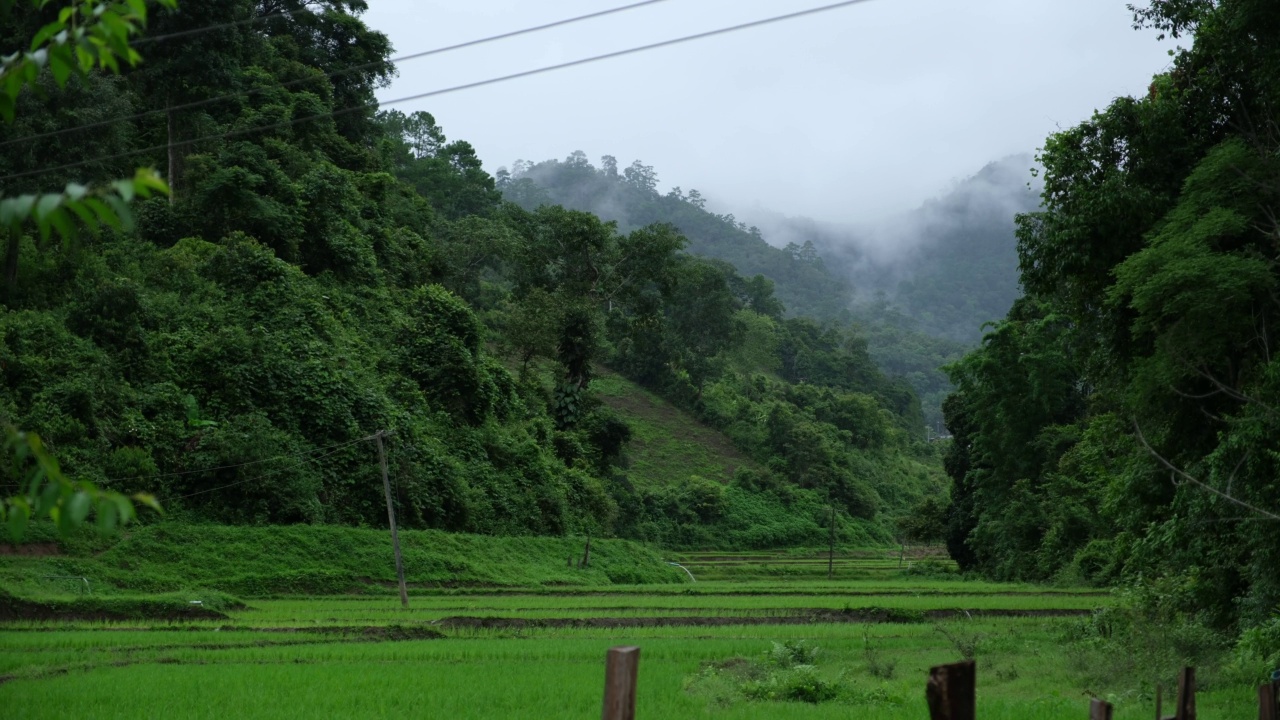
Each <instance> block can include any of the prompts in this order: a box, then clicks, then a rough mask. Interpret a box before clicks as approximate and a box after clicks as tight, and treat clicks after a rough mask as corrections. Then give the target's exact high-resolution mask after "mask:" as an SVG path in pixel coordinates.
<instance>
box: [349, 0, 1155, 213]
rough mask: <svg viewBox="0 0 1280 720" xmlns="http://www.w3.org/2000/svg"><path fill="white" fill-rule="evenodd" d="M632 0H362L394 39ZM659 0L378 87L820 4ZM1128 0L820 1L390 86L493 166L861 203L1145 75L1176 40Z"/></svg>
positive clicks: (1060, 121) (949, 174)
mask: <svg viewBox="0 0 1280 720" xmlns="http://www.w3.org/2000/svg"><path fill="white" fill-rule="evenodd" d="M633 1H634V0H541V1H540V2H532V1H531V0H466V2H458V1H457V0H447V1H446V0H370V2H369V4H370V10H369V12H368V13H367V14H366V15H365V18H364V19H365V21H366V22H367V23H368V24H369V25H370V26H372V27H374V28H376V29H378V30H381V31H383V32H385V33H387V34H388V35H389V36H390V38H391V40H392V42H393V43H394V45H395V48H396V54H397V55H406V54H410V53H415V52H420V51H423V50H429V49H431V48H434V47H439V46H443V45H449V44H453V43H457V42H462V41H465V40H471V39H475V38H480V37H484V36H487V35H493V34H497V33H500V32H505V31H510V30H517V29H521V28H524V27H529V26H533V25H538V24H541V23H545V22H549V21H553V20H558V19H562V18H567V17H571V16H575V15H580V14H584V13H588V12H592V11H596V10H601V9H604V8H607V7H613V6H617V5H626V4H629V3H630V2H633ZM830 1H831V0H666V1H665V2H661V3H659V4H657V5H653V6H649V7H645V8H641V9H638V10H632V11H628V12H625V13H622V14H618V15H614V16H611V17H606V18H602V19H598V20H593V21H587V22H585V23H580V24H575V25H570V26H567V27H562V28H557V29H554V30H550V31H546V32H542V33H537V34H535V35H532V36H526V37H522V38H517V39H514V40H508V41H502V42H499V43H496V44H490V45H484V46H480V47H478V48H474V49H468V50H463V51H459V52H455V53H449V54H445V55H438V56H434V57H430V58H425V59H422V60H416V61H411V62H405V63H403V64H401V65H400V76H399V78H398V79H396V81H395V83H394V84H393V85H392V86H391V87H390V88H387V89H385V90H383V91H382V92H381V93H380V94H379V97H380V99H382V100H383V101H387V100H390V99H393V98H398V97H403V96H407V95H413V94H416V93H421V92H428V91H431V90H435V89H438V88H444V87H448V86H451V85H456V84H461V83H466V82H471V81H475V80H482V79H485V78H489V77H494V76H498V75H504V74H508V73H512V72H519V71H522V70H527V69H531V68H534V67H538V66H543V65H551V64H556V63H560V62H565V61H569V60H573V59H576V58H580V57H586V56H590V55H595V54H600V53H605V52H610V51H613V50H619V49H623V48H627V47H633V46H637V45H644V44H647V43H652V42H656V41H659V40H664V39H668V38H674V37H678V36H682V35H688V34H692V33H696V32H701V31H705V30H711V29H714V28H718V27H724V26H728V25H734V24H738V23H742V22H747V21H750V20H755V19H760V18H765V17H769V16H772V15H779V14H783V13H787V12H794V11H796V10H800V9H804V8H809V7H817V6H820V5H824V4H828V2H830ZM1125 3H1126V0H869V1H868V2H865V3H862V4H857V5H853V6H851V7H847V8H843V9H839V10H834V11H831V12H827V13H823V14H819V15H816V16H810V17H805V18H800V19H797V20H790V21H787V22H784V23H778V24H773V25H768V26H765V27H761V28H754V29H749V30H745V31H742V32H739V33H735V34H731V35H727V36H720V37H715V38H711V39H707V40H701V41H695V42H693V43H689V44H684V45H680V46H676V47H669V48H663V49H659V50H654V51H650V52H646V53H642V54H639V55H632V56H628V57H624V58H619V59H612V60H606V61H602V62H599V63H595V64H591V65H587V66H582V67H576V68H570V69H567V70H561V71H557V72H554V73H550V74H547V75H541V76H537V77H532V78H524V79H519V80H515V81H512V82H507V83H502V84H498V85H492V86H489V87H484V88H479V89H474V90H467V91H463V92H459V93H454V94H449V95H443V96H439V97H435V98H429V99H425V100H421V101H416V102H409V103H403V104H398V105H396V106H395V107H397V108H399V109H400V110H402V111H405V112H413V111H415V110H427V111H429V112H431V113H432V114H433V115H434V116H435V117H436V120H437V121H438V122H439V123H440V124H441V126H442V127H443V128H444V130H445V133H446V134H447V135H448V137H449V138H450V139H451V140H454V139H462V140H467V141H470V142H471V143H472V144H473V145H474V146H475V147H476V149H477V151H478V152H479V154H480V157H481V158H482V159H483V160H484V162H485V165H486V168H487V169H488V170H489V171H490V172H493V171H495V170H496V169H497V168H498V167H500V166H503V165H506V166H510V165H511V163H512V162H513V161H515V160H516V159H525V160H534V161H539V160H546V159H550V158H557V159H563V158H564V157H565V156H566V155H568V154H569V153H570V152H572V151H574V150H583V151H585V152H586V153H587V155H588V157H590V158H591V160H592V162H593V163H595V164H598V159H599V157H600V156H601V155H604V154H610V155H615V156H617V158H618V161H619V163H620V164H622V165H626V164H629V163H630V162H631V161H632V160H635V159H640V160H642V161H644V163H645V164H647V165H653V166H654V167H655V168H656V170H657V172H658V177H659V179H660V181H661V185H662V187H663V188H666V187H670V186H671V185H679V186H681V187H683V188H684V189H685V190H688V189H690V188H697V189H699V190H701V191H702V192H703V194H704V195H707V196H709V197H710V198H712V199H713V201H714V202H715V203H716V205H717V206H720V207H728V208H735V207H740V208H744V209H745V208H749V207H751V206H755V205H760V206H764V207H768V208H773V209H774V210H777V211H779V212H782V213H786V214H788V215H807V216H810V217H814V218H819V219H825V220H833V221H841V222H867V221H874V220H876V219H879V218H882V217H884V216H886V215H888V214H891V213H894V212H897V211H901V210H905V209H908V208H910V207H914V206H916V205H918V204H919V203H920V202H921V201H922V200H924V199H926V198H929V197H933V196H936V195H938V194H939V193H941V192H943V191H945V190H946V189H947V187H949V185H950V184H951V183H952V182H954V181H956V180H958V179H960V178H962V177H965V176H968V175H971V174H973V173H974V172H976V171H977V170H978V169H979V168H981V167H982V166H983V165H984V164H986V163H987V162H988V161H990V160H994V159H997V158H1000V157H1004V156H1007V155H1010V154H1014V153H1020V152H1033V151H1034V150H1035V149H1036V148H1038V147H1040V146H1041V145H1042V143H1043V140H1044V138H1045V136H1046V135H1047V134H1048V133H1050V132H1053V131H1054V130H1055V129H1056V128H1066V127H1069V126H1071V125H1073V124H1075V123H1077V122H1079V121H1081V120H1083V119H1085V118H1087V117H1088V116H1089V115H1090V113H1092V112H1093V110H1094V109H1101V108H1102V107H1105V106H1106V105H1107V103H1108V102H1110V101H1111V99H1112V98H1114V97H1117V96H1121V95H1130V94H1142V93H1144V92H1145V91H1146V87H1147V85H1148V84H1149V83H1150V79H1151V75H1152V74H1153V73H1156V72H1159V71H1161V70H1162V69H1164V68H1165V67H1166V66H1167V64H1168V62H1169V58H1168V56H1167V54H1166V53H1167V50H1168V49H1169V47H1170V46H1169V45H1167V44H1161V43H1157V42H1156V40H1155V38H1154V34H1153V33H1151V32H1148V31H1143V32H1137V31H1134V30H1133V29H1132V28H1131V17H1130V13H1129V11H1128V10H1126V8H1125Z"/></svg>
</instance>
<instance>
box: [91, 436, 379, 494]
mask: <svg viewBox="0 0 1280 720" xmlns="http://www.w3.org/2000/svg"><path fill="white" fill-rule="evenodd" d="M372 439H373V436H372V435H369V436H366V437H362V438H357V439H355V440H348V441H346V442H341V443H337V444H334V445H329V446H327V447H319V448H315V449H313V450H307V451H304V452H300V453H286V454H284V455H276V456H274V457H269V458H263V459H262V460H250V461H249V462H242V463H235V464H234V465H219V466H217V467H210V468H201V469H199V470H183V471H181V472H170V473H154V474H151V475H134V476H133V477H118V478H107V479H106V480H105V482H123V481H125V480H153V479H158V478H162V477H177V476H179V475H194V474H196V473H208V472H216V471H218V470H230V469H232V468H240V467H246V466H248V465H261V464H262V463H268V462H273V461H275V460H284V459H286V458H293V457H305V456H307V455H312V454H315V453H318V452H324V451H326V450H333V451H334V452H337V451H338V450H341V449H342V448H344V447H347V446H348V445H355V444H356V443H358V442H365V441H366V440H372ZM329 454H332V453H329ZM323 457H327V455H326V456H323Z"/></svg>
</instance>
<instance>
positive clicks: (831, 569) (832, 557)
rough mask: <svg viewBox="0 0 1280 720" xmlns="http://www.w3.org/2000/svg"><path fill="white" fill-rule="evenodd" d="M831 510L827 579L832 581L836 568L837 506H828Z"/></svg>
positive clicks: (828, 522)
mask: <svg viewBox="0 0 1280 720" xmlns="http://www.w3.org/2000/svg"><path fill="white" fill-rule="evenodd" d="M827 508H828V509H830V511H831V513H830V519H829V520H828V521H827V524H828V525H830V526H831V531H830V542H829V544H828V546H827V579H828V580H830V579H831V578H832V577H833V576H834V574H835V566H836V506H835V505H828V506H827Z"/></svg>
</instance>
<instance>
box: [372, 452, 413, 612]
mask: <svg viewBox="0 0 1280 720" xmlns="http://www.w3.org/2000/svg"><path fill="white" fill-rule="evenodd" d="M386 434H387V431H386V430H379V431H378V434H377V435H374V436H373V439H374V440H375V441H377V443H378V464H379V465H381V466H382V490H383V492H385V493H386V495H387V522H389V523H390V524H391V546H392V547H393V548H395V551H396V579H397V580H399V581H400V604H401V605H402V606H404V607H409V590H408V589H407V588H405V585H404V561H403V560H401V559H400V535H399V534H398V533H397V532H396V511H395V508H394V507H392V505H391V480H389V479H388V478H387V451H386V450H385V449H383V447H382V436H383V435H386Z"/></svg>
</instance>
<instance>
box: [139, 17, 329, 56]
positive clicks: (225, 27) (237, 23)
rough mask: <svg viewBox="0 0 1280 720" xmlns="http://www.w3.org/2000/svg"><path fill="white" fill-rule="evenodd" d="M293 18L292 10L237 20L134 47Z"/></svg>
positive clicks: (150, 38)
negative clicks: (279, 18) (264, 21)
mask: <svg viewBox="0 0 1280 720" xmlns="http://www.w3.org/2000/svg"><path fill="white" fill-rule="evenodd" d="M181 12H182V11H181V10H179V11H178V14H179V15H180V14H181ZM311 14H313V15H314V13H311ZM292 16H293V11H292V10H281V11H279V12H273V13H268V14H266V15H254V16H253V17H251V18H245V19H244V20H235V21H232V22H225V23H218V24H217V25H203V26H201V27H198V28H191V29H190V30H178V31H177V32H171V33H165V34H164V35H148V36H145V37H141V38H138V39H137V40H134V41H133V46H134V47H137V46H139V45H148V44H151V43H160V42H165V41H168V40H174V39H176V38H180V37H190V36H192V35H202V34H204V33H207V32H213V31H214V30H229V29H231V28H235V27H240V26H241V25H252V24H253V23H256V22H261V21H263V20H270V19H272V18H278V17H292Z"/></svg>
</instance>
